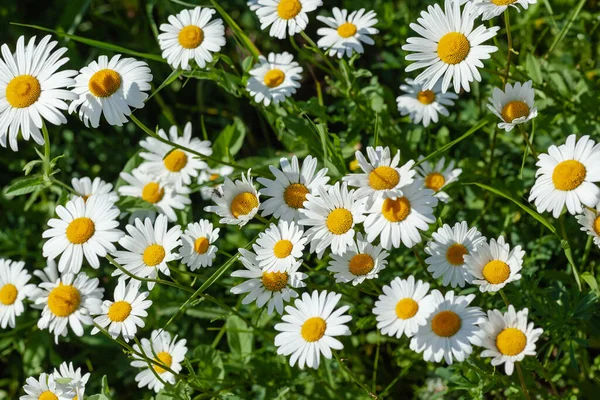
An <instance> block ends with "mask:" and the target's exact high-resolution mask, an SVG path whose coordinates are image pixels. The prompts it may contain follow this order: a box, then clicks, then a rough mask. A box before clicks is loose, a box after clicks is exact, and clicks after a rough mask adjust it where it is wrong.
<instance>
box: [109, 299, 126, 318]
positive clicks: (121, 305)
mask: <svg viewBox="0 0 600 400" xmlns="http://www.w3.org/2000/svg"><path fill="white" fill-rule="evenodd" d="M129 314H131V304H129V303H128V302H126V301H115V302H114V303H112V305H111V306H110V308H109V309H108V319H110V320H111V321H112V322H123V321H125V320H126V319H127V317H129Z"/></svg>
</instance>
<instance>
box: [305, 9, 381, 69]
mask: <svg viewBox="0 0 600 400" xmlns="http://www.w3.org/2000/svg"><path fill="white" fill-rule="evenodd" d="M332 11H333V18H332V17H324V16H322V15H319V16H317V19H318V20H319V21H321V22H323V23H324V24H325V25H327V28H319V30H318V31H317V34H318V35H321V36H322V38H321V39H319V41H318V42H317V46H319V47H320V48H322V49H325V50H327V51H328V52H329V55H330V56H331V57H333V56H335V55H337V57H338V58H342V57H344V54H345V55H346V57H351V56H352V54H353V53H354V52H356V53H358V54H362V53H364V52H365V49H364V48H363V45H362V44H363V43H365V44H369V45H373V44H375V41H374V40H373V39H371V37H370V36H369V35H376V34H378V33H379V30H378V29H376V28H373V26H374V25H375V24H377V14H376V13H375V11H366V10H365V9H364V8H361V9H360V10H358V11H352V12H351V13H350V15H348V10H340V9H339V8H337V7H333V10H332Z"/></svg>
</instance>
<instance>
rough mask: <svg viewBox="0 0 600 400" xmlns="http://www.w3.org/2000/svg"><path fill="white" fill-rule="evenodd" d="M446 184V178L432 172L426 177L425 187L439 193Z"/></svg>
mask: <svg viewBox="0 0 600 400" xmlns="http://www.w3.org/2000/svg"><path fill="white" fill-rule="evenodd" d="M445 184H446V178H444V175H442V174H440V173H439V172H432V173H430V174H429V175H427V176H426V177H425V187H426V188H427V189H431V190H433V191H434V192H437V191H439V190H440V189H441V188H443V187H444V185H445Z"/></svg>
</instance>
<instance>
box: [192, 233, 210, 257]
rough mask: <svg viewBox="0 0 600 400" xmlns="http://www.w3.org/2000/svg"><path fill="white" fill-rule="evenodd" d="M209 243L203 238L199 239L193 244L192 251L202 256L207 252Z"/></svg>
mask: <svg viewBox="0 0 600 400" xmlns="http://www.w3.org/2000/svg"><path fill="white" fill-rule="evenodd" d="M209 244H210V242H209V241H208V239H207V238H206V237H204V236H201V237H199V238H198V239H196V241H195V242H194V251H195V252H196V253H198V254H204V253H206V252H207V251H208V245H209Z"/></svg>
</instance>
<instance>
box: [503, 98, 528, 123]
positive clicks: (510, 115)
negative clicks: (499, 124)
mask: <svg viewBox="0 0 600 400" xmlns="http://www.w3.org/2000/svg"><path fill="white" fill-rule="evenodd" d="M528 115H529V106H528V105H527V103H525V102H524V101H521V100H513V101H509V102H508V103H506V105H505V106H504V107H503V108H502V119H503V120H504V122H513V120H515V119H517V118H521V117H526V116H528Z"/></svg>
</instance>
